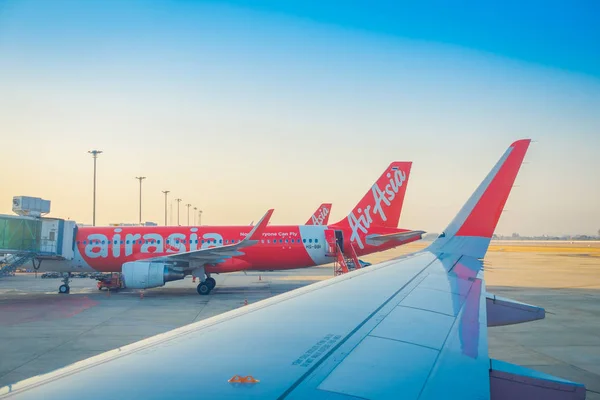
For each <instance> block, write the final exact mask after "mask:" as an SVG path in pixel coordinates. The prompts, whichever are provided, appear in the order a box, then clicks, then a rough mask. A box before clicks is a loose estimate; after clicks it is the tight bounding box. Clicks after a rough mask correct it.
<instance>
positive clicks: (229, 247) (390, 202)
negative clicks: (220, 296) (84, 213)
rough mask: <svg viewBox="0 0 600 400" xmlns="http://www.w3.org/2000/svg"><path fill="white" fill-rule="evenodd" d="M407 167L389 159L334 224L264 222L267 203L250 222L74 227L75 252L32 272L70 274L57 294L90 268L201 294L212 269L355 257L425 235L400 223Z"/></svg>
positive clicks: (139, 284)
mask: <svg viewBox="0 0 600 400" xmlns="http://www.w3.org/2000/svg"><path fill="white" fill-rule="evenodd" d="M411 166H412V163H411V162H401V161H395V162H392V163H391V164H390V165H389V166H388V167H387V168H386V169H385V170H384V172H383V173H382V175H381V177H380V178H379V179H378V180H377V181H376V182H375V184H373V186H372V187H371V188H370V189H369V190H368V191H367V193H366V194H365V195H364V197H363V198H362V199H361V201H360V202H359V203H358V204H357V205H356V207H355V208H354V209H353V210H352V211H351V212H350V214H348V216H347V217H346V218H344V219H342V220H341V221H339V222H337V223H335V224H330V225H282V226H276V225H268V223H269V220H270V218H271V215H272V213H273V210H272V209H271V210H269V211H268V212H267V213H266V214H265V215H264V216H263V217H262V218H261V220H260V221H259V222H258V223H257V224H256V225H254V226H206V225H202V226H187V227H186V226H173V227H159V226H132V227H87V226H86V227H77V228H76V232H75V234H74V240H73V243H74V246H75V247H74V250H75V252H74V253H75V256H74V258H73V259H72V260H53V259H44V260H42V261H41V262H38V265H39V268H38V269H37V270H38V271H43V270H45V271H53V272H67V273H68V274H67V275H66V276H65V277H64V279H63V284H62V285H61V286H60V287H59V293H69V291H70V288H69V274H70V273H71V272H73V271H77V272H84V271H87V272H120V273H121V275H122V278H123V281H124V283H125V287H127V288H130V289H148V288H153V287H159V286H164V285H165V284H166V283H167V282H170V281H175V280H181V279H183V278H184V277H185V276H187V275H192V276H193V277H194V278H199V279H200V283H198V286H197V291H198V293H199V294H201V295H207V294H209V293H210V292H211V290H212V289H213V288H214V287H215V285H216V281H215V279H214V278H213V277H211V274H219V273H228V272H236V271H273V270H282V269H295V268H304V267H312V266H316V265H323V264H328V263H331V262H333V261H334V260H336V259H338V257H339V256H340V255H344V256H347V257H348V258H352V259H353V260H358V257H359V256H363V255H366V254H371V253H375V252H379V251H384V250H388V249H391V248H393V247H397V246H400V245H403V244H406V243H410V242H413V241H416V240H419V239H421V237H422V235H423V234H424V233H425V232H424V231H416V230H407V229H399V228H397V226H398V222H399V219H400V213H401V211H402V204H403V202H404V196H405V193H406V186H407V183H408V178H409V175H410V169H411ZM359 262H360V261H359ZM34 265H35V264H34ZM353 265H354V264H353ZM361 265H362V264H361Z"/></svg>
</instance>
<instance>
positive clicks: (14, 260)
mask: <svg viewBox="0 0 600 400" xmlns="http://www.w3.org/2000/svg"><path fill="white" fill-rule="evenodd" d="M76 229H77V227H76V225H75V221H65V220H63V219H58V218H35V217H28V216H16V215H0V254H5V255H6V256H5V257H4V258H3V259H1V260H0V274H7V273H11V272H14V270H15V269H16V268H18V267H20V266H21V265H24V264H25V263H27V262H28V261H29V260H33V266H34V268H35V267H36V265H39V260H43V259H55V260H72V259H73V257H74V255H75V249H74V237H75V232H76ZM35 260H37V261H38V263H36V262H35Z"/></svg>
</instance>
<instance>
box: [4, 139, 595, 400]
mask: <svg viewBox="0 0 600 400" xmlns="http://www.w3.org/2000/svg"><path fill="white" fill-rule="evenodd" d="M528 145H529V141H519V142H516V143H515V144H513V146H511V147H510V148H509V150H507V153H505V156H504V157H503V158H502V159H501V161H500V162H499V166H498V165H497V166H496V167H495V169H494V170H492V172H491V173H490V175H491V178H490V175H488V178H486V180H485V181H484V182H483V183H482V185H481V186H480V189H481V187H483V189H482V191H481V192H480V189H478V191H477V192H476V193H475V194H474V197H471V199H470V200H469V201H468V202H467V204H465V207H463V209H462V210H461V212H460V213H459V214H458V216H457V218H456V219H455V220H454V221H453V222H452V223H451V224H450V225H449V226H448V228H447V230H446V231H445V233H446V234H445V235H444V236H443V237H440V238H439V239H438V240H437V241H436V242H434V243H433V244H431V245H430V246H429V247H428V248H427V249H425V250H424V251H421V252H417V253H414V254H411V255H406V256H402V257H399V258H397V259H394V260H390V261H387V262H383V263H380V264H376V265H372V266H371V267H369V268H365V269H360V270H357V271H354V272H350V273H347V274H344V275H341V276H338V277H335V278H332V279H329V280H326V281H321V282H318V283H315V284H312V285H309V286H306V287H303V288H300V289H296V290H293V291H291V292H287V293H284V294H281V295H278V296H275V297H272V298H270V299H267V300H263V301H260V302H257V303H255V304H251V305H248V306H244V307H241V308H239V309H236V310H233V311H230V312H227V313H224V314H221V315H217V316H215V317H212V318H209V319H206V320H203V321H200V322H197V323H194V324H190V325H187V326H184V327H181V328H178V329H175V330H173V331H170V332H167V333H164V334H161V335H157V336H154V337H151V338H148V339H145V340H142V341H139V342H137V343H134V344H131V345H128V346H124V347H122V348H119V349H115V350H112V351H109V352H107V353H104V354H100V355H98V356H95V357H92V358H89V359H87V360H83V361H80V362H77V363H75V364H72V365H71V366H68V367H65V368H62V369H59V370H56V371H54V372H52V373H49V374H46V375H41V376H37V377H34V378H30V379H28V380H25V381H22V382H19V383H17V384H14V385H12V386H11V387H10V388H8V387H5V388H3V389H0V396H1V395H2V394H8V397H10V398H15V399H39V398H60V399H79V398H86V399H101V398H104V397H106V393H105V392H104V391H99V390H93V389H92V388H93V387H94V386H95V384H96V383H97V382H98V379H99V378H101V379H102V380H104V381H106V382H110V389H111V391H114V392H115V393H119V397H120V398H144V399H159V398H161V399H162V398H177V399H191V398H199V397H202V398H210V399H239V398H244V399H283V398H286V399H307V398H308V399H335V400H337V399H454V398H461V399H490V398H492V399H496V398H505V396H506V398H517V399H524V398H553V399H567V398H569V399H575V398H577V399H579V398H585V388H584V387H583V385H579V384H576V383H573V382H569V381H565V380H560V379H557V378H554V377H551V376H549V375H545V374H542V373H539V372H535V371H534V372H531V371H530V370H526V369H524V368H521V367H518V366H513V365H510V364H507V363H502V362H499V361H496V360H491V359H490V358H489V356H488V346H487V345H488V343H487V318H486V314H487V309H486V290H485V282H484V280H483V274H482V261H481V259H482V258H483V256H484V255H485V252H486V250H487V246H488V245H489V241H490V238H491V233H490V232H493V230H494V228H495V225H496V223H497V220H498V218H497V217H499V215H500V213H499V212H498V213H496V210H500V211H501V209H502V207H503V206H504V202H505V200H506V197H507V196H508V192H509V191H510V188H511V187H512V184H513V181H514V177H515V176H516V174H517V172H518V169H519V167H520V165H521V161H522V159H523V157H524V155H525V151H526V150H527V147H528ZM515 166H516V169H515ZM497 179H499V180H500V181H501V183H500V184H498V181H497ZM480 212H483V214H481V215H488V214H490V213H491V214H494V215H496V217H492V218H491V219H486V220H482V219H480V218H477V219H476V220H473V218H472V217H473V216H475V217H477V216H478V215H479V213H480ZM494 218H495V219H494ZM490 225H491V230H490ZM9 391H10V393H9ZM582 393H583V396H582ZM11 395H12V397H11Z"/></svg>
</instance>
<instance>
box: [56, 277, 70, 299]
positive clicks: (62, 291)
mask: <svg viewBox="0 0 600 400" xmlns="http://www.w3.org/2000/svg"><path fill="white" fill-rule="evenodd" d="M70 278H71V273H70V272H69V273H67V274H66V275H64V274H63V284H62V285H60V286H59V288H58V293H60V294H68V293H69V292H70V291H71V288H70V287H69V280H70Z"/></svg>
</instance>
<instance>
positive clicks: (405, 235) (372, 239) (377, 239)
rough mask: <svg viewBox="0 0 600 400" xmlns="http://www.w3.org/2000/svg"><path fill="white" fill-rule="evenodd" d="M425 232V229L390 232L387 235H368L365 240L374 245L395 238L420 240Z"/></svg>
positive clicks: (397, 239)
mask: <svg viewBox="0 0 600 400" xmlns="http://www.w3.org/2000/svg"><path fill="white" fill-rule="evenodd" d="M423 234H425V231H406V232H399V233H389V234H385V235H367V236H366V237H365V241H366V242H367V244H370V245H372V246H379V245H382V244H384V243H387V242H389V241H390V240H395V241H404V240H411V241H415V240H419V239H421V238H422V237H423Z"/></svg>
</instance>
